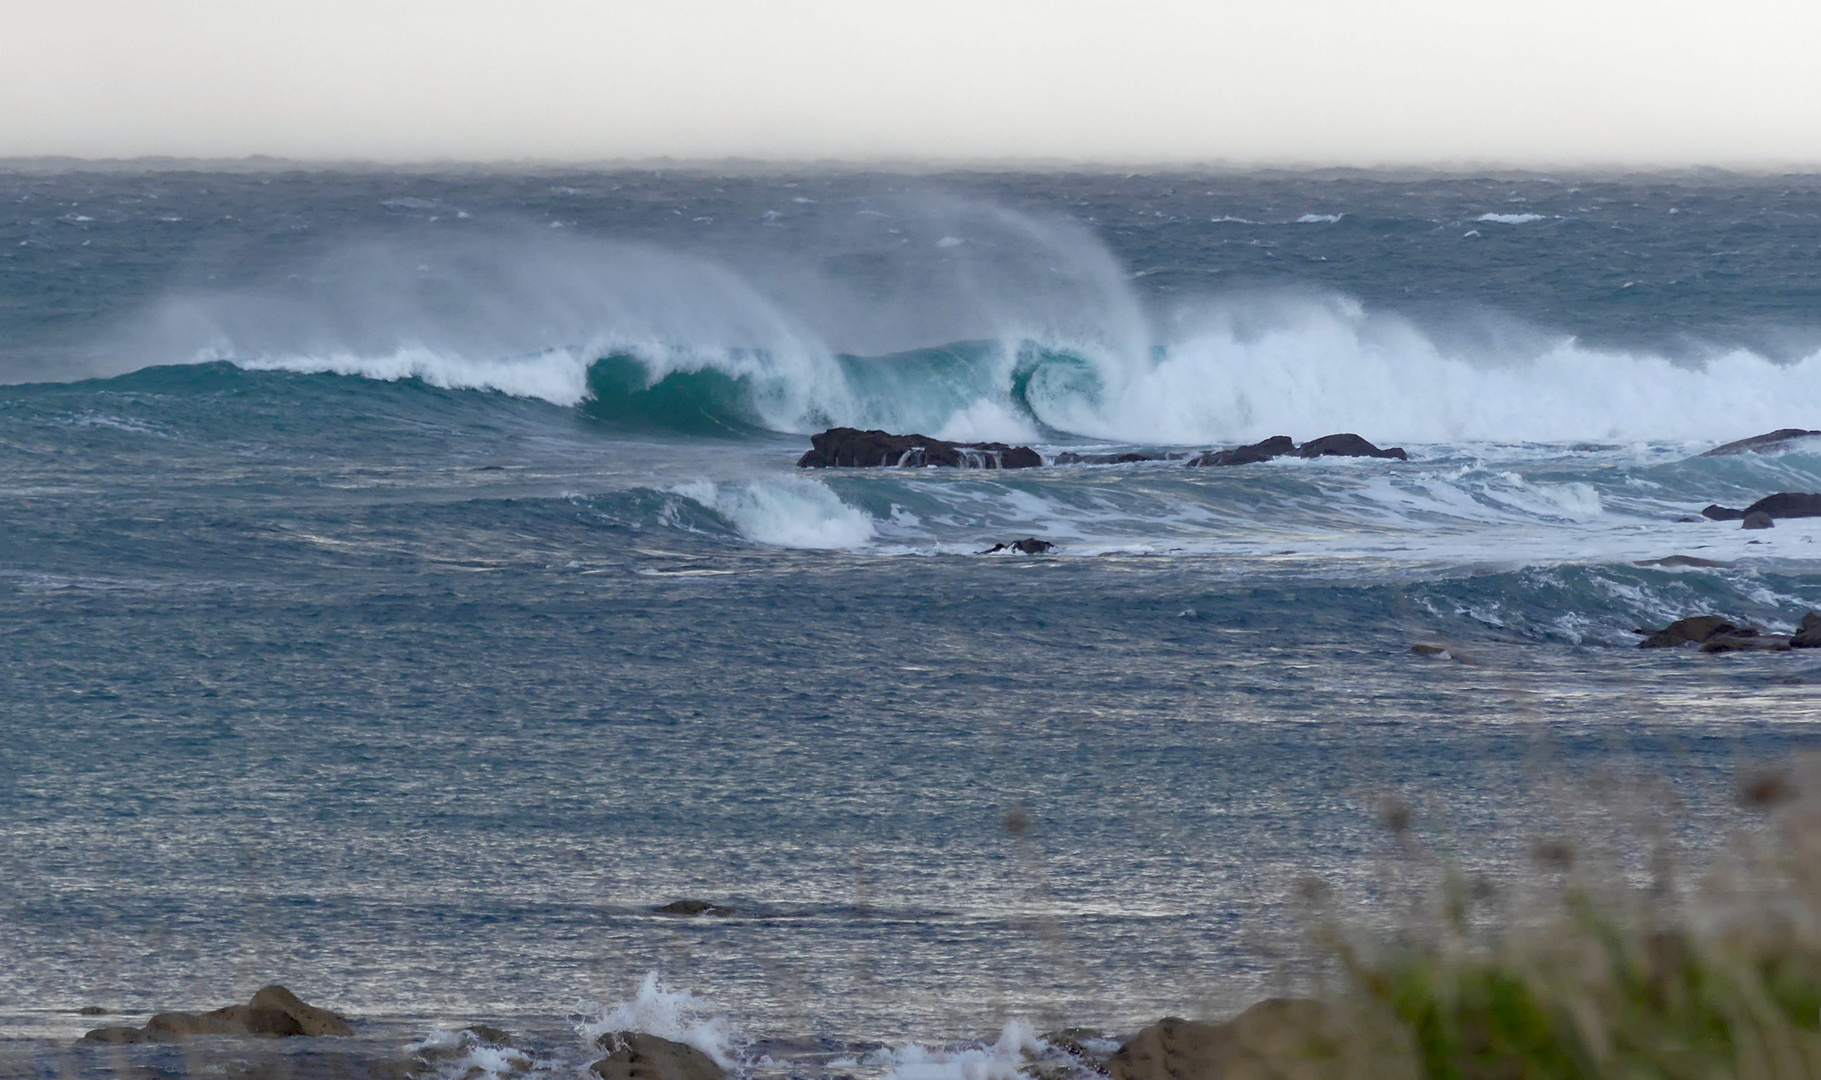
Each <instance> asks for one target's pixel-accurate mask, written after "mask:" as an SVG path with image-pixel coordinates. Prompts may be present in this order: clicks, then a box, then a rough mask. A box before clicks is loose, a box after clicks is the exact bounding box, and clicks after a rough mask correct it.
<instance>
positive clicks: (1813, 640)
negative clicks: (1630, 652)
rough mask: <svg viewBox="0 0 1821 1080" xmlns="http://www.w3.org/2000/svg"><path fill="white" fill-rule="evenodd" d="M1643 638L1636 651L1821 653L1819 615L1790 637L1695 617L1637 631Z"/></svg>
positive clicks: (1809, 615)
mask: <svg viewBox="0 0 1821 1080" xmlns="http://www.w3.org/2000/svg"><path fill="white" fill-rule="evenodd" d="M1633 632H1634V633H1638V634H1643V635H1645V637H1644V640H1643V641H1640V642H1638V648H1640V649H1670V648H1674V647H1676V646H1678V645H1699V646H1700V647H1701V651H1702V652H1704V653H1724V652H1788V651H1789V650H1790V649H1821V614H1817V613H1816V612H1813V611H1811V612H1808V613H1807V614H1805V615H1803V616H1802V623H1801V625H1799V626H1798V627H1796V632H1795V633H1794V634H1791V635H1788V636H1785V635H1783V634H1769V633H1765V632H1764V631H1762V630H1759V629H1758V628H1757V627H1754V626H1741V625H1739V624H1737V623H1734V622H1730V621H1728V620H1726V619H1723V618H1721V617H1720V616H1718V615H1695V616H1692V617H1690V618H1687V619H1677V620H1676V621H1675V622H1672V623H1670V624H1669V625H1668V626H1666V627H1664V628H1663V629H1661V630H1647V629H1638V630H1636V631H1633Z"/></svg>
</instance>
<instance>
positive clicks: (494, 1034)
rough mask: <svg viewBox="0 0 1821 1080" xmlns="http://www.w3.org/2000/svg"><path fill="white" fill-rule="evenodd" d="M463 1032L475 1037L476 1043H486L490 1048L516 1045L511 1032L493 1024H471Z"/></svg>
mask: <svg viewBox="0 0 1821 1080" xmlns="http://www.w3.org/2000/svg"><path fill="white" fill-rule="evenodd" d="M462 1030H463V1031H466V1032H468V1033H469V1034H471V1035H473V1036H474V1038H475V1040H476V1041H478V1042H483V1043H486V1044H487V1045H488V1046H514V1045H516V1044H515V1043H514V1042H513V1041H512V1033H511V1032H509V1031H506V1030H504V1029H502V1028H496V1027H494V1026H493V1025H492V1024H469V1025H468V1026H467V1027H465V1028H463V1029H462Z"/></svg>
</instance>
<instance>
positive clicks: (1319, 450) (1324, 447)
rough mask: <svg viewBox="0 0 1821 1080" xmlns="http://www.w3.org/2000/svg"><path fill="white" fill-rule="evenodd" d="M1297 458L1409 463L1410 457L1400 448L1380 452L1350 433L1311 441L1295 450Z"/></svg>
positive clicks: (1390, 448) (1325, 436)
mask: <svg viewBox="0 0 1821 1080" xmlns="http://www.w3.org/2000/svg"><path fill="white" fill-rule="evenodd" d="M1296 456H1297V457H1306V458H1317V457H1374V458H1395V459H1396V460H1398V461H1409V460H1410V455H1409V454H1406V453H1404V448H1403V447H1401V446H1392V447H1387V448H1386V449H1383V450H1380V449H1379V448H1378V447H1376V446H1374V445H1372V444H1371V443H1369V442H1367V441H1366V440H1365V439H1362V438H1360V437H1359V436H1358V435H1355V434H1353V433H1351V432H1347V433H1345V434H1341V435H1323V436H1322V437H1321V438H1319V439H1311V440H1310V441H1308V442H1306V443H1303V444H1302V446H1300V447H1298V448H1297V451H1296Z"/></svg>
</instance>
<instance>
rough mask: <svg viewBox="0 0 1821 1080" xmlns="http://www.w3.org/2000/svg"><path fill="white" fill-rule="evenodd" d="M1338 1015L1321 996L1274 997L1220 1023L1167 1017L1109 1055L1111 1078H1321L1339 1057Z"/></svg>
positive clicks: (1335, 1067) (1334, 1068) (1331, 1073)
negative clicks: (1315, 998)
mask: <svg viewBox="0 0 1821 1080" xmlns="http://www.w3.org/2000/svg"><path fill="white" fill-rule="evenodd" d="M1341 1034H1342V1032H1341V1018H1340V1017H1338V1016H1337V1015H1335V1012H1334V1010H1333V1009H1331V1008H1330V1007H1329V1006H1327V1005H1324V1004H1322V1003H1321V1002H1319V1001H1309V1000H1305V999H1300V998H1272V999H1270V1000H1268V1001H1261V1002H1259V1003H1258V1004H1256V1005H1254V1006H1252V1007H1251V1008H1249V1009H1247V1010H1246V1011H1245V1012H1242V1013H1240V1014H1239V1015H1238V1016H1236V1017H1234V1018H1233V1019H1231V1020H1229V1021H1227V1022H1226V1023H1224V1024H1203V1023H1198V1022H1196V1021H1193V1020H1184V1019H1181V1018H1180V1017H1175V1016H1171V1017H1166V1018H1164V1019H1163V1020H1160V1021H1158V1022H1157V1023H1155V1024H1152V1025H1151V1026H1150V1027H1148V1028H1145V1029H1144V1030H1143V1031H1140V1032H1139V1033H1138V1034H1136V1035H1134V1036H1132V1038H1131V1039H1129V1040H1127V1042H1126V1044H1125V1045H1124V1046H1122V1047H1120V1048H1119V1050H1118V1052H1116V1053H1115V1054H1114V1055H1113V1056H1112V1057H1110V1058H1108V1059H1107V1062H1106V1072H1107V1075H1108V1076H1110V1077H1112V1078H1113V1080H1267V1078H1269V1080H1323V1078H1326V1077H1330V1076H1334V1075H1336V1074H1337V1071H1338V1066H1339V1064H1340V1041H1341Z"/></svg>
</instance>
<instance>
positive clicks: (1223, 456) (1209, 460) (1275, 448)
mask: <svg viewBox="0 0 1821 1080" xmlns="http://www.w3.org/2000/svg"><path fill="white" fill-rule="evenodd" d="M1295 452H1296V443H1295V442H1293V441H1291V439H1290V436H1288V435H1273V436H1271V437H1270V438H1268V439H1266V440H1265V441H1263V442H1256V443H1253V444H1252V445H1250V446H1235V447H1234V448H1233V449H1231V450H1209V451H1208V452H1207V453H1205V454H1200V455H1198V456H1196V457H1192V458H1190V459H1189V465H1190V466H1191V467H1195V468H1201V467H1204V466H1209V465H1256V464H1257V463H1258V462H1261V461H1270V460H1271V459H1272V458H1278V457H1282V456H1284V455H1285V454H1293V453H1295Z"/></svg>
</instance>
